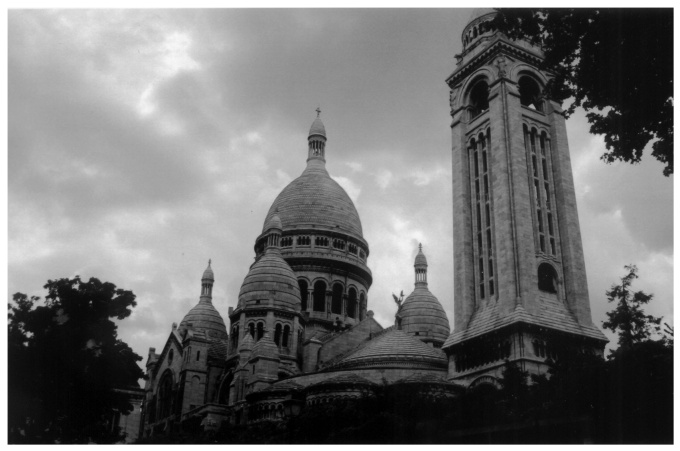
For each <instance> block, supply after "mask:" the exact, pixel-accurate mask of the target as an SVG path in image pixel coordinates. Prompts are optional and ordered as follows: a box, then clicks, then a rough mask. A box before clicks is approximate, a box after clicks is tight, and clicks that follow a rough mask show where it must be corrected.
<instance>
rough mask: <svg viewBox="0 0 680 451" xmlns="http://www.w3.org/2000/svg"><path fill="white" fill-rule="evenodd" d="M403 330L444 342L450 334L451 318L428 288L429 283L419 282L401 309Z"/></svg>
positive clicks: (422, 337)
mask: <svg viewBox="0 0 680 451" xmlns="http://www.w3.org/2000/svg"><path fill="white" fill-rule="evenodd" d="M399 316H400V317H401V330H403V331H404V332H406V333H408V334H413V335H415V333H416V332H418V336H419V337H420V339H425V340H426V341H427V338H433V339H434V340H436V341H438V342H441V343H443V342H444V341H445V340H446V339H447V338H448V336H449V333H450V327H449V320H448V318H447V317H446V312H444V308H443V307H442V305H441V304H440V303H439V300H438V299H437V298H436V297H435V296H434V295H433V294H432V293H430V290H428V289H427V284H421V283H417V284H416V287H415V289H414V290H413V292H412V293H411V294H409V295H408V297H407V298H406V299H405V300H404V303H403V304H402V306H401V309H400V310H399Z"/></svg>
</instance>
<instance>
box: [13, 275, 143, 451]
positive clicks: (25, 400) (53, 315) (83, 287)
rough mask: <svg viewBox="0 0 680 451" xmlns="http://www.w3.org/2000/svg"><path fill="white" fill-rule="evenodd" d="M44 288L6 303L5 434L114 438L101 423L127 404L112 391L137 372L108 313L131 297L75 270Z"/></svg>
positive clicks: (126, 306)
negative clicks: (44, 293) (42, 295)
mask: <svg viewBox="0 0 680 451" xmlns="http://www.w3.org/2000/svg"><path fill="white" fill-rule="evenodd" d="M44 288H45V289H47V296H46V297H45V301H44V303H41V302H40V299H39V298H38V297H35V296H33V297H30V298H29V297H28V296H26V295H25V294H22V293H16V294H15V295H14V296H13V301H14V302H13V303H10V304H9V306H8V307H9V314H8V320H9V321H8V329H9V330H8V332H9V334H8V336H9V343H8V345H9V352H8V385H9V399H8V401H9V425H10V431H11V434H10V440H13V439H14V440H17V441H26V442H39V441H47V442H49V441H55V440H56V441H59V442H62V443H83V442H85V443H87V442H88V441H97V442H106V441H112V440H116V439H118V438H119V437H118V434H117V433H116V431H115V428H112V427H111V426H112V425H111V424H110V423H107V421H109V420H110V419H112V417H113V413H114V412H121V413H122V414H126V413H129V412H130V411H131V409H132V405H131V404H130V403H129V402H128V399H127V397H126V396H125V395H123V394H121V393H118V392H116V391H115V389H123V388H129V387H138V386H139V385H138V380H139V379H140V378H142V377H143V372H142V370H141V369H140V368H139V366H138V365H137V362H138V361H140V360H141V359H142V358H141V357H140V356H139V355H137V354H136V353H135V352H133V351H132V349H131V348H130V347H129V346H128V345H127V344H126V343H125V342H123V341H122V340H120V339H118V336H117V328H118V327H117V325H116V324H115V322H114V321H112V319H114V318H115V319H118V320H122V319H124V318H126V317H128V316H129V315H130V313H131V312H132V310H131V309H132V307H134V306H135V305H136V302H135V295H134V294H133V293H132V292H131V291H127V290H123V289H119V288H116V286H115V285H114V284H112V283H109V282H101V281H99V280H98V279H95V278H91V279H90V280H89V281H87V282H85V281H82V280H81V279H80V277H79V276H76V277H75V278H74V279H59V280H49V281H48V282H47V284H46V285H45V286H44ZM19 430H22V435H17V434H19V432H18V431H19Z"/></svg>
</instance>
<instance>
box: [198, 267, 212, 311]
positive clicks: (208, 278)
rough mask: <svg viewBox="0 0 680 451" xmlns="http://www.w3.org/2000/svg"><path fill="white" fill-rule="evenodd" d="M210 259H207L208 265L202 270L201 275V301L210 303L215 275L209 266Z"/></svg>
mask: <svg viewBox="0 0 680 451" xmlns="http://www.w3.org/2000/svg"><path fill="white" fill-rule="evenodd" d="M211 263H212V260H208V267H207V268H206V269H205V271H203V277H201V299H200V300H201V301H206V302H211V303H212V289H213V284H214V283H215V275H214V274H213V270H212V268H211V267H210V264H211Z"/></svg>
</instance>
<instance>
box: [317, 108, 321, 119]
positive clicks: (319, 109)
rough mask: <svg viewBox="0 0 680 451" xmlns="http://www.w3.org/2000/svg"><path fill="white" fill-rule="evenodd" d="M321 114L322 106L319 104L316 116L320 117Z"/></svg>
mask: <svg viewBox="0 0 680 451" xmlns="http://www.w3.org/2000/svg"><path fill="white" fill-rule="evenodd" d="M320 116H321V107H320V106H318V107H316V117H320Z"/></svg>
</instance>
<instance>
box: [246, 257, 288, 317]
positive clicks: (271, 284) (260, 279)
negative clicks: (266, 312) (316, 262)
mask: <svg viewBox="0 0 680 451" xmlns="http://www.w3.org/2000/svg"><path fill="white" fill-rule="evenodd" d="M272 291H273V292H274V293H273V294H272V293H271V292H272ZM270 298H273V299H274V307H277V308H283V309H287V310H291V311H294V312H299V311H300V308H301V301H300V288H299V286H298V281H297V278H296V277H295V274H294V273H293V270H292V269H290V266H289V265H288V263H286V261H285V260H284V259H283V257H282V256H281V252H280V251H279V249H278V248H277V247H269V248H267V250H266V252H265V253H264V255H263V256H262V257H260V259H259V260H258V261H256V262H255V263H254V264H253V265H252V266H251V267H250V271H249V272H248V275H247V276H246V278H245V279H244V280H243V284H242V285H241V291H240V293H239V295H238V306H239V307H245V308H248V307H255V306H263V307H264V306H267V305H269V299H270Z"/></svg>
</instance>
